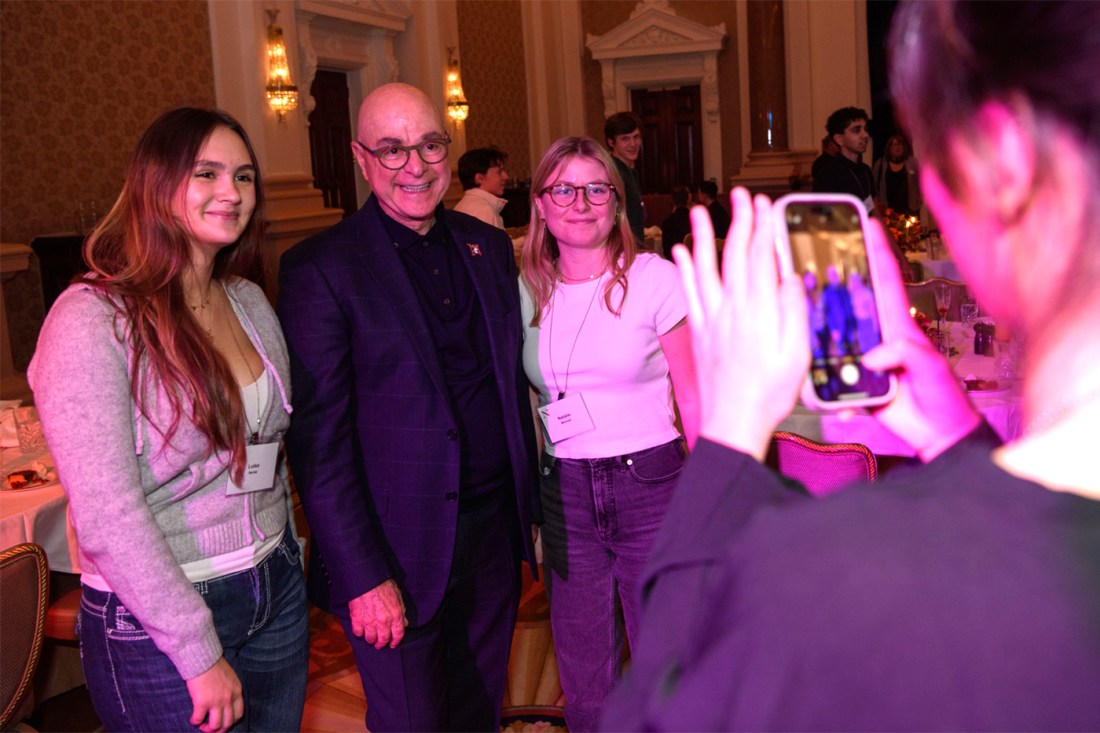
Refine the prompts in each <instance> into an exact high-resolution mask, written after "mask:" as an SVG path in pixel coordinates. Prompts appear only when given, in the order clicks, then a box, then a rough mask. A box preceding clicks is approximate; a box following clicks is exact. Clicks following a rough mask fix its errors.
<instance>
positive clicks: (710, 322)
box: [673, 188, 810, 461]
mask: <svg viewBox="0 0 1100 733" xmlns="http://www.w3.org/2000/svg"><path fill="white" fill-rule="evenodd" d="M730 204H731V208H732V212H733V222H732V224H731V225H730V229H729V233H728V234H727V236H726V244H725V250H724V252H723V255H722V267H721V272H719V268H718V261H717V259H718V258H717V256H716V253H715V248H714V232H713V230H712V228H711V224H710V217H709V215H708V214H707V211H706V209H704V208H702V207H695V208H693V209H692V211H691V224H692V233H693V236H694V240H695V246H694V257H693V255H692V253H691V252H689V251H688V250H687V248H685V247H683V246H682V245H678V246H677V247H676V248H674V249H673V258H674V259H675V260H676V263H677V265H679V267H680V276H681V280H682V282H683V285H684V292H685V295H686V297H687V302H688V322H689V325H690V326H691V330H692V346H693V348H694V350H695V367H696V376H697V380H698V385H699V398H700V404H701V410H702V415H701V418H702V422H701V429H700V433H699V434H700V435H701V436H702V437H704V438H707V439H709V440H713V441H715V442H717V443H721V444H723V445H727V446H729V447H731V448H735V449H737V450H740V451H743V452H745V453H749V454H751V455H753V456H755V457H756V458H757V459H758V460H761V461H762V460H763V459H764V456H765V455H766V453H767V449H768V443H769V441H770V440H771V434H772V432H773V431H774V430H775V428H776V426H778V425H779V423H780V422H781V421H782V420H783V418H785V417H786V416H787V415H788V414H790V411H791V409H792V408H793V407H794V403H795V400H796V398H797V396H798V389H799V386H800V384H801V383H802V380H803V377H804V376H805V374H806V370H807V366H808V364H809V359H810V353H809V348H808V345H807V339H806V333H807V324H806V308H805V303H804V295H803V290H802V285H801V283H800V281H799V279H798V277H797V276H796V275H795V273H794V272H793V270H791V269H790V267H789V265H787V266H780V265H779V264H778V263H777V260H776V249H775V235H774V219H773V214H772V209H771V202H770V201H769V200H768V198H767V197H766V196H757V197H756V198H755V200H753V199H752V198H751V196H750V194H749V192H748V191H747V190H745V189H743V188H735V189H734V190H733V192H732V193H731V194H730Z"/></svg>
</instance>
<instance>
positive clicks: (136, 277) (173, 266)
mask: <svg viewBox="0 0 1100 733" xmlns="http://www.w3.org/2000/svg"><path fill="white" fill-rule="evenodd" d="M218 127H225V128H228V129H229V130H232V131H233V132H234V133H236V134H237V135H238V136H240V138H241V140H242V141H243V142H244V145H245V148H246V149H247V150H248V156H249V158H250V159H251V162H252V165H253V167H254V168H255V172H254V178H253V180H254V185H255V191H256V207H255V209H254V210H253V213H252V217H251V219H250V220H249V222H248V226H247V227H246V228H245V230H244V232H243V233H242V234H241V238H240V240H238V242H237V243H236V244H235V245H232V246H230V247H226V248H223V249H222V250H221V251H220V252H219V253H218V255H217V256H216V258H215V267H214V277H215V278H219V277H223V276H226V275H238V276H241V277H247V278H249V279H253V280H258V279H260V278H261V277H262V252H261V248H260V246H261V239H262V232H263V215H264V196H263V186H262V183H261V178H260V169H259V162H258V161H257V159H256V152H255V150H253V148H252V143H251V142H250V141H249V139H248V135H247V133H245V131H244V128H243V127H241V124H240V123H239V122H237V121H236V120H235V119H234V118H233V117H231V116H230V115H229V114H227V113H225V112H223V111H221V110H216V109H200V108H196V107H180V108H177V109H173V110H170V111H168V112H165V113H164V114H162V115H161V116H160V117H158V118H157V119H156V120H154V121H153V123H152V124H151V125H149V127H148V129H146V130H145V132H144V133H143V134H142V136H141V139H140V140H138V144H137V147H135V148H134V151H133V153H132V154H131V155H130V160H129V163H128V164H127V166H126V173H125V177H124V180H123V184H122V191H121V193H119V196H118V199H117V200H116V201H115V204H114V206H113V207H112V208H111V210H110V211H109V212H108V213H107V215H106V216H104V218H103V220H102V221H101V222H100V223H99V225H98V226H97V227H96V228H95V230H94V231H93V232H92V234H91V235H90V236H89V237H88V241H87V242H86V243H85V245H84V257H85V260H86V261H87V262H88V264H89V265H90V266H91V268H92V270H94V271H95V272H96V273H97V274H98V275H100V276H101V277H103V278H106V279H107V281H109V282H114V283H116V284H118V285H122V283H121V281H120V280H119V278H123V279H125V280H126V281H127V284H126V285H125V289H127V290H129V289H131V288H134V289H136V290H135V292H142V291H144V290H145V289H146V288H148V287H153V288H156V287H163V285H164V283H165V282H168V281H171V280H175V279H177V278H178V277H179V276H180V275H181V273H182V272H183V271H184V270H185V269H186V268H187V267H189V266H190V263H191V244H190V236H189V234H188V232H187V229H186V228H185V226H184V219H183V217H182V216H181V215H180V213H179V211H178V207H179V202H180V200H181V197H182V196H183V195H184V192H185V190H186V188H187V184H188V181H189V180H190V177H191V174H192V171H193V169H194V166H195V159H196V158H197V157H198V154H199V151H200V150H201V149H202V147H203V145H204V144H205V143H206V140H207V138H209V137H210V135H211V133H213V132H214V130H215V129H216V128H218Z"/></svg>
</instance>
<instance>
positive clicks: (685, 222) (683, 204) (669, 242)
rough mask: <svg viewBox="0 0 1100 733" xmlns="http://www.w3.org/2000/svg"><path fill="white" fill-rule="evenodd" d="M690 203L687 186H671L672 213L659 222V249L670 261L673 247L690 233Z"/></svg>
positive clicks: (689, 193)
mask: <svg viewBox="0 0 1100 733" xmlns="http://www.w3.org/2000/svg"><path fill="white" fill-rule="evenodd" d="M690 202H691V191H690V189H688V187H687V186H673V188H672V207H673V208H672V213H671V214H669V215H668V216H666V217H665V220H664V221H662V222H661V249H662V250H664V253H665V257H666V258H668V259H670V260H671V259H672V247H673V245H676V244H680V243H682V242H683V241H684V237H686V236H687V235H688V234H689V233H690V232H691V215H690V210H689V209H688V204H689V203H690Z"/></svg>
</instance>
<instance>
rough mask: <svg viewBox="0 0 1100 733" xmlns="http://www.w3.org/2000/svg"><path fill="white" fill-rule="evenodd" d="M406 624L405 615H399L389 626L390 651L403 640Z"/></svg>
mask: <svg viewBox="0 0 1100 733" xmlns="http://www.w3.org/2000/svg"><path fill="white" fill-rule="evenodd" d="M408 623H409V622H408V620H406V618H405V614H401V615H400V616H399V617H398V618H395V619H394V620H393V623H392V624H390V649H393V648H395V647H396V646H397V645H398V644H400V643H401V640H402V639H404V638H405V625H406V624H408Z"/></svg>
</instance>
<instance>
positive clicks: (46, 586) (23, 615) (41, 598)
mask: <svg viewBox="0 0 1100 733" xmlns="http://www.w3.org/2000/svg"><path fill="white" fill-rule="evenodd" d="M0 585H2V586H3V589H4V596H3V617H4V623H3V624H0V649H3V650H4V653H3V654H2V655H0V730H7V726H8V723H10V722H12V721H18V720H22V719H23V718H25V717H26V716H27V715H29V714H30V713H31V711H32V708H33V701H32V700H31V699H30V698H28V696H27V693H29V692H30V689H31V680H32V679H33V678H34V672H35V670H36V669H37V668H38V659H39V657H40V656H41V654H42V634H43V630H44V627H45V623H46V605H47V603H48V602H49V595H50V568H49V563H48V562H47V561H46V553H45V552H43V551H42V548H41V547H39V546H38V545H35V544H32V543H29V542H27V543H23V544H20V545H15V546H14V547H11V548H9V549H7V550H4V551H3V553H0Z"/></svg>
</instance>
